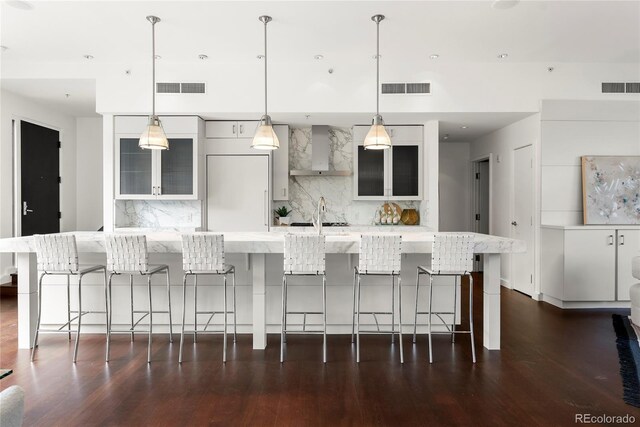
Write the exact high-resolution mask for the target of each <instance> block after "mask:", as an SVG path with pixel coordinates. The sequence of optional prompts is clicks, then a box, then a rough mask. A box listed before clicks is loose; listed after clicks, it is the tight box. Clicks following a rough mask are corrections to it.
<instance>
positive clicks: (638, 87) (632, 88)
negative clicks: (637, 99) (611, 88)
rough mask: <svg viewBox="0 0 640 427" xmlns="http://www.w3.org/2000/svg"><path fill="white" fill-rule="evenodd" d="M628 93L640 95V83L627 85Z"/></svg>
mask: <svg viewBox="0 0 640 427" xmlns="http://www.w3.org/2000/svg"><path fill="white" fill-rule="evenodd" d="M627 93H640V83H627Z"/></svg>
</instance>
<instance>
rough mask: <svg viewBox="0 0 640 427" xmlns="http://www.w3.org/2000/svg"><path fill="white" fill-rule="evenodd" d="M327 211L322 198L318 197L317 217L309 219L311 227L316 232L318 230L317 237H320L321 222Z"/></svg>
mask: <svg viewBox="0 0 640 427" xmlns="http://www.w3.org/2000/svg"><path fill="white" fill-rule="evenodd" d="M326 211H327V205H326V202H325V200H324V197H322V196H320V199H319V200H318V215H317V216H316V218H313V216H312V217H311V219H312V222H313V226H314V228H315V229H316V230H318V236H320V235H322V222H323V221H324V214H325V212H326Z"/></svg>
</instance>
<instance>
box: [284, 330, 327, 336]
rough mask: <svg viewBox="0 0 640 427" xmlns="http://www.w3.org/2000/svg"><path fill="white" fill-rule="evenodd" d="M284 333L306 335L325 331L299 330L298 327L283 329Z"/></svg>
mask: <svg viewBox="0 0 640 427" xmlns="http://www.w3.org/2000/svg"><path fill="white" fill-rule="evenodd" d="M284 333H285V334H291V335H306V334H324V333H325V331H301V330H298V329H296V330H292V331H290V330H288V329H285V330H284Z"/></svg>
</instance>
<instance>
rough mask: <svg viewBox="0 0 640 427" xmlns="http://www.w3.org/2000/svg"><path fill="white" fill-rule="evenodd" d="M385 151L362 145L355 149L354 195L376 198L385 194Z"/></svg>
mask: <svg viewBox="0 0 640 427" xmlns="http://www.w3.org/2000/svg"><path fill="white" fill-rule="evenodd" d="M385 151H387V150H365V149H364V147H363V146H362V145H358V146H357V151H356V170H357V175H356V177H355V179H356V191H357V192H356V197H357V198H358V197H359V198H377V197H384V196H385V193H386V191H385V189H386V185H385V184H386V182H385V181H386V180H385V163H386V162H385V160H386V159H385V157H386V155H385Z"/></svg>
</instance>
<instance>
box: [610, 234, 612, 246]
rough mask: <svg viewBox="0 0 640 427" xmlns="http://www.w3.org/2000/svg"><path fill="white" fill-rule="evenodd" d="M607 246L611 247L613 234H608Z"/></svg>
mask: <svg viewBox="0 0 640 427" xmlns="http://www.w3.org/2000/svg"><path fill="white" fill-rule="evenodd" d="M609 246H613V234H609Z"/></svg>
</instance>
